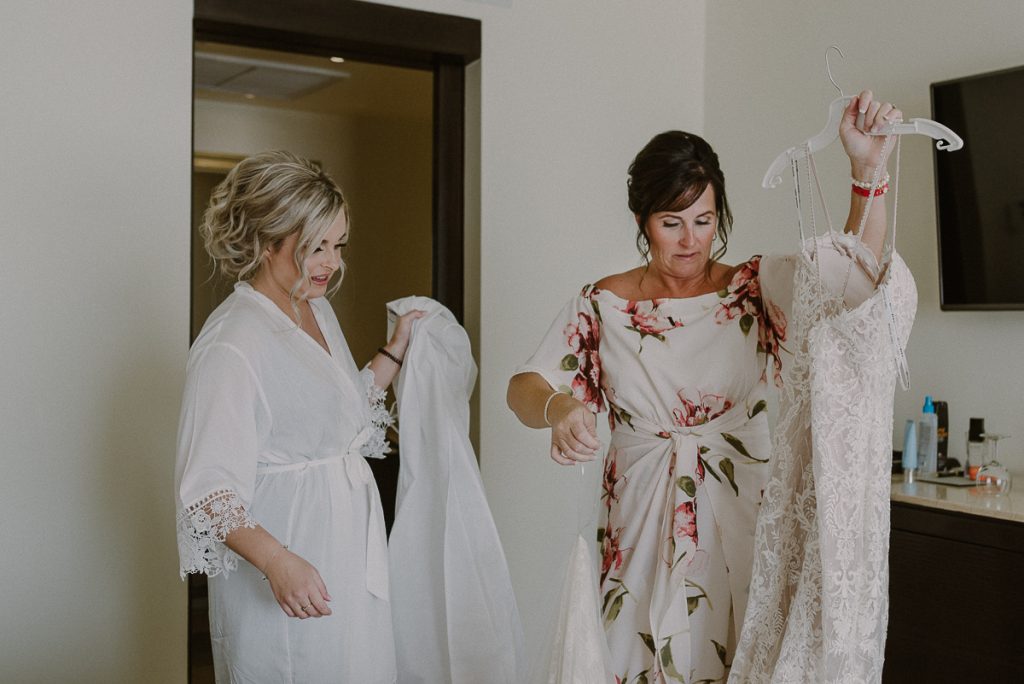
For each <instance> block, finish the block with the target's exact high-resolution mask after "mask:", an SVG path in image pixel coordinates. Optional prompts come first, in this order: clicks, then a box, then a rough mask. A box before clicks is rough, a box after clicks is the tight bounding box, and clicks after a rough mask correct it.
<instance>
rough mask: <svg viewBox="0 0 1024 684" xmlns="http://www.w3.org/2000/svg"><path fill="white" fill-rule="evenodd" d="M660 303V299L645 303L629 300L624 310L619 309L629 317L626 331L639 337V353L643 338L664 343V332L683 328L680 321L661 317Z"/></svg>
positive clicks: (661, 301)
mask: <svg viewBox="0 0 1024 684" xmlns="http://www.w3.org/2000/svg"><path fill="white" fill-rule="evenodd" d="M662 303H663V300H661V299H652V300H650V301H645V302H638V301H633V300H630V301H628V302H626V306H625V308H619V311H621V312H622V313H624V314H626V315H627V316H629V323H630V324H629V325H627V326H626V329H627V330H632V331H633V332H635V333H637V334H639V335H640V351H643V343H644V338H646V337H653V338H654V339H656V340H658V341H660V342H664V341H665V333H666V332H668V331H669V330H675V329H676V328H681V327H683V322H682V321H679V320H676V319H674V318H672V317H671V316H662V315H661V313H660V312H659V311H658V308H659V307H660V306H661V305H662Z"/></svg>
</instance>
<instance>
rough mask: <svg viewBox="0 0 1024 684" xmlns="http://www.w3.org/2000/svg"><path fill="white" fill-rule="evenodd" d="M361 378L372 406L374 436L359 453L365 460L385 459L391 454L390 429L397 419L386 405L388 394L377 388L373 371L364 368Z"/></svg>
mask: <svg viewBox="0 0 1024 684" xmlns="http://www.w3.org/2000/svg"><path fill="white" fill-rule="evenodd" d="M359 377H360V379H361V380H362V381H363V385H364V386H365V388H366V400H367V401H368V402H369V404H370V425H372V426H373V432H372V434H371V435H370V437H369V439H367V440H366V443H365V444H364V445H363V446H362V447H360V450H359V451H360V453H361V454H362V455H363V457H364V458H384V456H385V454H388V453H390V452H391V447H390V446H389V445H388V440H387V433H388V428H390V427H392V426H393V425H394V424H395V417H394V416H393V415H391V411H389V410H388V407H387V405H386V403H385V402H386V400H387V397H388V393H387V390H382V389H381V388H380V387H377V385H376V383H375V382H374V380H375V379H376V375H374V373H373V369H371V368H369V367H367V368H364V369H363V370H362V371H361V372H360V373H359Z"/></svg>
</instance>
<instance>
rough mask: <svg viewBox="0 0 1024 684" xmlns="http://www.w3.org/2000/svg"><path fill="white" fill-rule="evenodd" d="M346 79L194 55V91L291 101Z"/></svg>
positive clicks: (329, 72) (333, 73) (299, 67)
mask: <svg viewBox="0 0 1024 684" xmlns="http://www.w3.org/2000/svg"><path fill="white" fill-rule="evenodd" d="M348 76H349V74H348V72H345V71H338V70H334V69H320V68H317V67H312V66H307V65H304V64H293V63H289V62H285V61H272V60H267V59H256V58H253V57H243V56H240V55H228V54H222V53H216V52H202V51H197V52H196V54H195V71H194V79H195V87H196V89H197V90H205V91H209V92H216V93H236V94H239V95H243V96H249V95H251V96H254V97H262V98H266V99H270V100H294V99H296V98H299V97H302V96H303V95H309V94H310V93H314V92H316V91H317V90H320V89H321V88H326V87H327V86H328V85H330V84H331V83H333V82H334V81H335V80H336V79H339V78H348Z"/></svg>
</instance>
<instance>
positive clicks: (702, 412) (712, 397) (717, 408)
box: [672, 390, 732, 427]
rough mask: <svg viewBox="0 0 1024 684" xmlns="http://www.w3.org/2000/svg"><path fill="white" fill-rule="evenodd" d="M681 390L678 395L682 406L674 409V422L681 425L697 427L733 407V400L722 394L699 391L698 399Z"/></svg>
mask: <svg viewBox="0 0 1024 684" xmlns="http://www.w3.org/2000/svg"><path fill="white" fill-rule="evenodd" d="M684 392H685V390H679V391H678V392H677V393H676V396H678V397H679V401H680V403H681V404H682V407H681V408H676V409H672V417H673V422H674V423H675V424H676V425H678V426H679V427H696V426H698V425H703V424H704V423H707V422H709V421H712V420H714V419H715V418H717V417H718V416H720V415H722V414H723V413H725V412H726V411H728V410H729V409H731V408H732V402H731V401H730V400H728V399H726V398H725V397H723V396H722V395H720V394H704V393H703V392H698V395H697V399H696V400H693V399H689V398H687V396H686V395H685V394H684Z"/></svg>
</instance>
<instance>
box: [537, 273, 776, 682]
mask: <svg viewBox="0 0 1024 684" xmlns="http://www.w3.org/2000/svg"><path fill="white" fill-rule="evenodd" d="M786 305H788V303H786ZM783 311H784V307H783V306H780V305H779V304H777V303H776V302H774V301H772V300H771V298H770V297H768V296H766V295H765V294H764V293H763V292H762V288H761V284H760V258H759V257H755V258H754V259H751V260H750V261H749V262H747V263H745V264H742V265H741V266H740V267H739V268H738V269H737V271H736V274H735V277H733V278H732V280H731V282H730V284H729V285H728V287H726V288H725V289H724V290H723V291H721V292H710V293H707V294H704V295H698V296H695V297H688V298H664V299H656V300H647V301H635V300H629V299H625V298H622V297H619V296H618V295H616V294H615V293H613V292H610V291H608V290H603V289H599V288H594V287H592V286H587V287H585V288H583V291H582V292H581V293H580V295H579V296H578V297H576V298H574V299H573V300H572V301H571V302H570V303H569V304H568V305H567V306H566V307H565V308H564V309H563V311H562V314H561V315H560V316H559V318H558V319H557V320H556V322H555V323H554V324H553V325H552V327H551V328H550V330H549V333H548V335H547V337H545V339H544V341H543V342H542V344H541V346H540V348H539V349H538V351H537V353H536V354H534V356H533V357H532V358H531V359H530V360H529V361H528V362H527V364H526V365H524V366H523V367H521V368H520V369H518V370H517V372H536V373H539V374H540V375H541V376H543V377H544V378H545V379H546V380H547V381H548V383H549V384H550V385H551V386H552V387H553V388H555V389H559V390H562V391H566V392H569V393H571V394H572V395H573V396H575V397H576V398H577V399H579V400H580V401H583V402H584V403H586V404H587V406H588V407H589V408H591V410H596V409H597V408H598V407H601V408H603V407H604V405H605V404H607V407H608V410H609V415H608V420H609V425H610V427H611V431H612V437H611V444H610V446H609V450H608V453H607V455H606V457H605V462H604V473H603V478H602V483H601V500H602V504H603V509H604V515H605V517H604V520H603V521H602V524H601V525H600V526H599V529H598V531H597V542H598V545H599V550H600V556H599V558H600V573H599V579H600V598H601V604H600V608H601V615H602V618H603V621H604V625H605V633H606V637H607V640H608V645H609V650H610V652H611V658H612V664H613V670H614V673H615V675H616V678H617V681H619V682H624V683H626V684H639V683H642V682H646V683H648V684H651V683H654V682H659V683H666V682H687V683H690V684H694V683H697V682H702V683H703V684H708V683H710V682H724V681H725V678H726V677H727V675H728V665H727V664H728V663H730V662H731V658H732V654H731V653H730V652H729V651H728V649H727V647H726V646H725V644H728V642H729V633H730V630H732V629H735V624H734V622H735V620H741V619H742V616H743V613H744V611H745V608H746V600H747V583H748V582H749V577H750V569H751V567H752V554H753V548H752V544H751V541H750V540H751V539H752V538H753V530H754V525H755V521H756V518H757V512H758V510H759V507H760V504H761V495H762V491H763V489H764V483H765V481H766V480H767V477H768V467H767V465H766V464H767V462H768V454H769V449H770V445H769V438H768V429H767V416H766V415H765V410H764V409H765V406H766V403H765V399H764V391H765V388H766V385H767V379H766V376H767V373H766V368H767V365H768V364H769V363H771V364H772V365H773V370H774V371H776V372H777V370H778V368H779V365H780V364H781V352H782V351H784V349H783V347H782V343H783V342H784V340H785V332H786V324H785V321H786V317H785V315H784V313H783ZM638 338H639V339H638ZM651 338H653V339H654V342H652V341H651ZM638 342H639V344H638Z"/></svg>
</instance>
